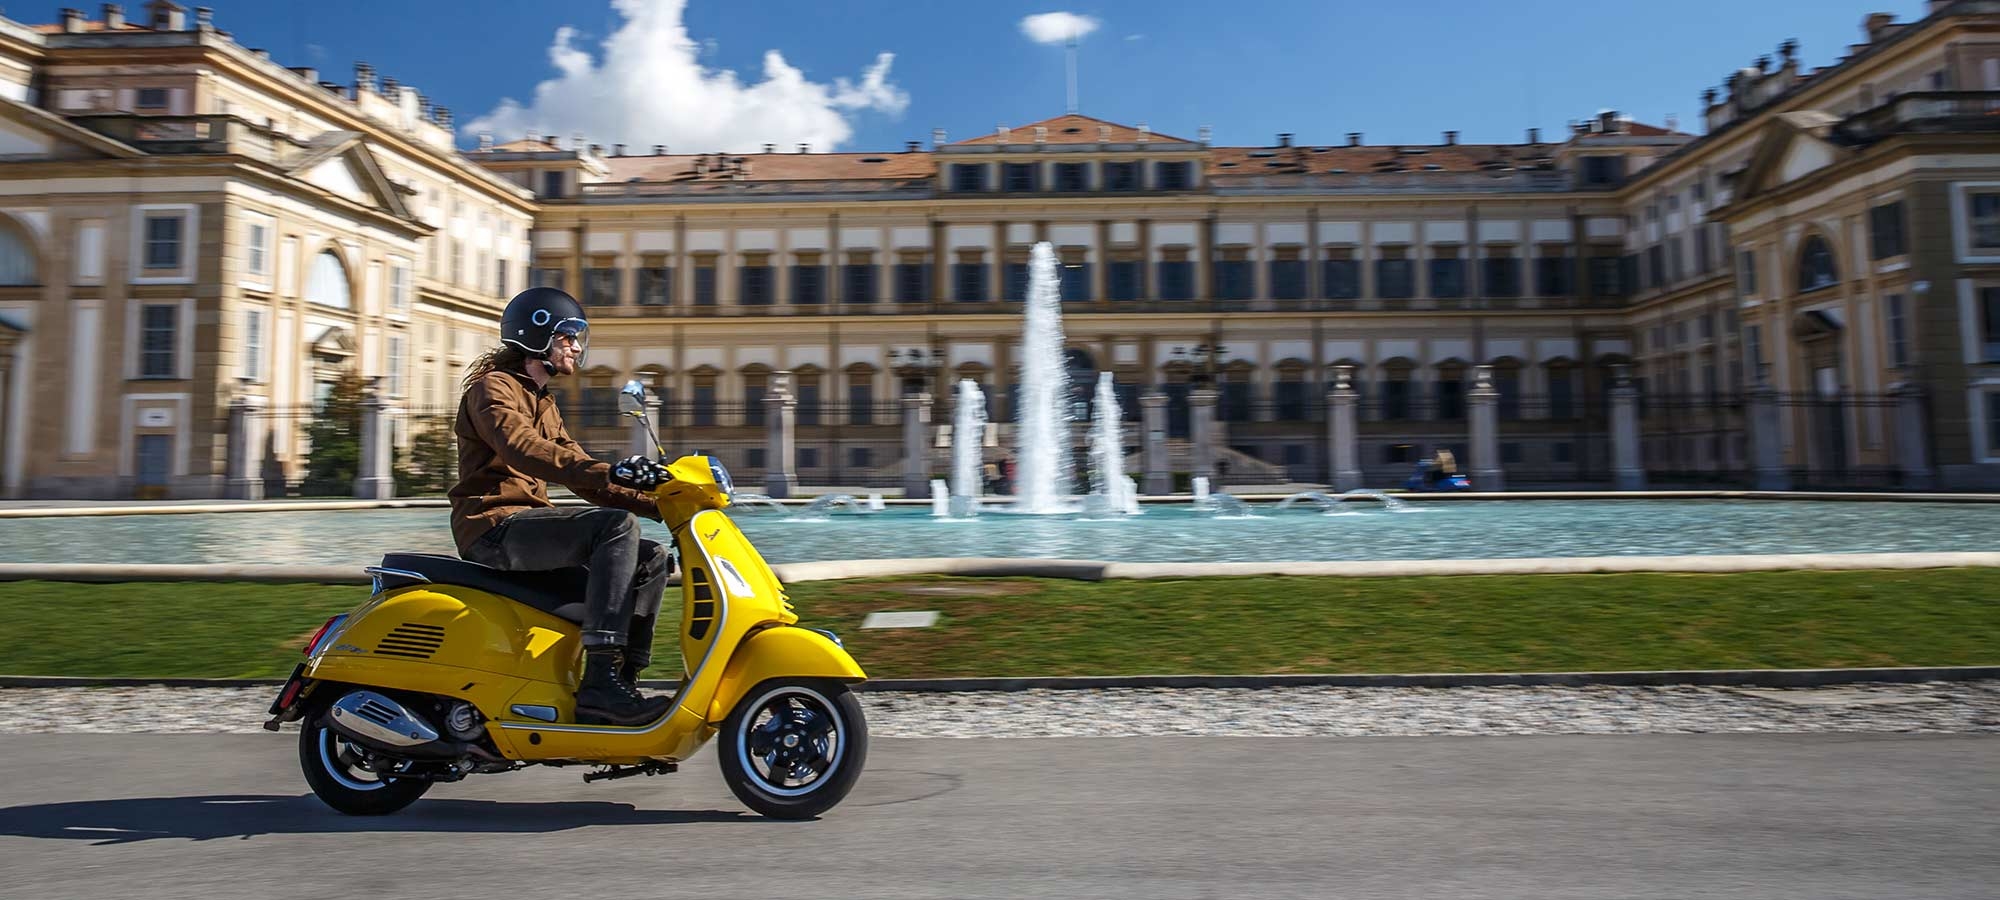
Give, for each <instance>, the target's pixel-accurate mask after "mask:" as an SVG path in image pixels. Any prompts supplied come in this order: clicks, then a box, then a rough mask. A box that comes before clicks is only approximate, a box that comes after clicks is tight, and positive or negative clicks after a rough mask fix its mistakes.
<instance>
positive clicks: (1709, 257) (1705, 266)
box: [1694, 225, 1715, 275]
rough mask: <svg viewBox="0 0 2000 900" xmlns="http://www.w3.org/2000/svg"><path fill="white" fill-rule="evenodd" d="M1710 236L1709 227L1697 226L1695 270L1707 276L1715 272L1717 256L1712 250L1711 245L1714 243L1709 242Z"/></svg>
mask: <svg viewBox="0 0 2000 900" xmlns="http://www.w3.org/2000/svg"><path fill="white" fill-rule="evenodd" d="M1709 235H1710V229H1709V226H1707V225H1700V226H1696V230H1695V233H1694V268H1695V272H1696V273H1698V274H1701V275H1707V274H1708V273H1710V272H1712V271H1715V254H1714V252H1713V251H1712V250H1711V249H1710V245H1711V244H1713V243H1714V242H1713V241H1711V240H1709Z"/></svg>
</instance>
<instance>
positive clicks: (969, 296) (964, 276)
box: [951, 263, 986, 303]
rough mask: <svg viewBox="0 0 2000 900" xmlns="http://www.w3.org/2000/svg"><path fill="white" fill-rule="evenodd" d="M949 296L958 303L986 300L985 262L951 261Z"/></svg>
mask: <svg viewBox="0 0 2000 900" xmlns="http://www.w3.org/2000/svg"><path fill="white" fill-rule="evenodd" d="M951 286H952V294H951V298H952V299H953V300H956V301H958V302H960V303H981V302H984V301H985V300H986V264H985V263H953V264H952V266H951Z"/></svg>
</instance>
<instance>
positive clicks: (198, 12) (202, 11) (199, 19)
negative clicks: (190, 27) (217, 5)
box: [194, 6, 215, 31]
mask: <svg viewBox="0 0 2000 900" xmlns="http://www.w3.org/2000/svg"><path fill="white" fill-rule="evenodd" d="M194 27H195V30H196V31H214V30H215V10H212V9H209V8H208V7H206V6H197V7H195V8H194Z"/></svg>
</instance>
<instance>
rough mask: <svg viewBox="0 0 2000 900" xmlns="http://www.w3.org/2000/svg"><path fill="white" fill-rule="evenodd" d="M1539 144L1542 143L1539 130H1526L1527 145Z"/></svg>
mask: <svg viewBox="0 0 2000 900" xmlns="http://www.w3.org/2000/svg"><path fill="white" fill-rule="evenodd" d="M1541 142H1542V130H1541V129H1540V128H1530V129H1528V143H1530V144H1539V143H1541Z"/></svg>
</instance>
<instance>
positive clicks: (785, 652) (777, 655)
mask: <svg viewBox="0 0 2000 900" xmlns="http://www.w3.org/2000/svg"><path fill="white" fill-rule="evenodd" d="M772 678H828V679H832V680H835V681H846V682H855V681H866V680H867V679H868V675H867V673H865V672H863V671H861V665H860V664H859V663H856V662H855V661H854V657H852V656H849V655H848V653H847V650H846V649H845V648H842V647H841V646H840V645H839V644H836V643H834V642H833V641H831V640H829V639H827V637H826V635H823V634H820V633H819V632H817V631H812V630H810V629H806V628H786V627H779V628H766V629H764V630H762V631H759V632H757V633H756V634H752V635H750V637H749V638H747V639H745V640H744V641H743V643H741V644H739V645H738V646H737V648H736V652H734V653H731V654H730V655H729V666H728V668H726V669H724V670H723V673H722V681H721V683H719V684H718V685H716V688H715V696H714V698H713V699H712V700H711V701H710V702H709V707H708V721H710V722H713V723H720V722H721V721H722V720H723V719H726V718H728V717H729V713H730V711H731V710H733V709H735V708H736V704H738V703H740V702H742V700H743V696H744V695H745V694H748V693H749V692H750V691H751V689H753V688H755V687H756V686H757V685H759V684H761V683H763V682H765V681H767V680H770V679H772Z"/></svg>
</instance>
